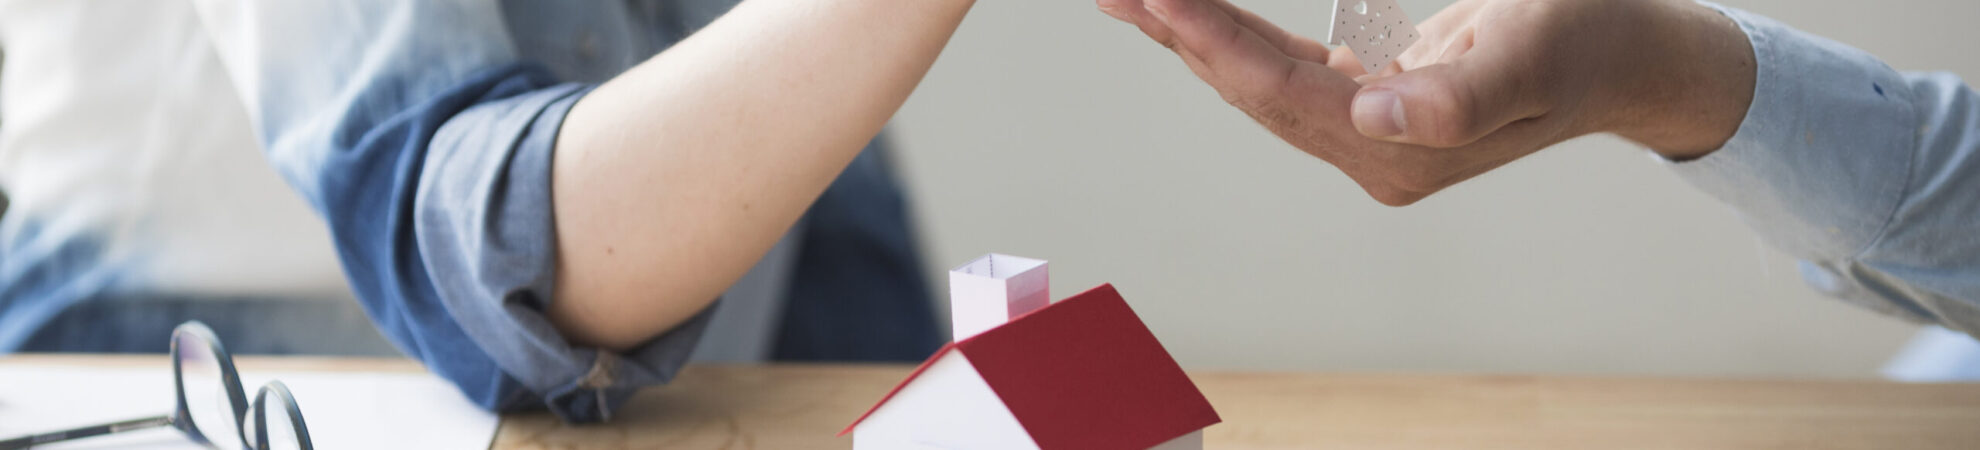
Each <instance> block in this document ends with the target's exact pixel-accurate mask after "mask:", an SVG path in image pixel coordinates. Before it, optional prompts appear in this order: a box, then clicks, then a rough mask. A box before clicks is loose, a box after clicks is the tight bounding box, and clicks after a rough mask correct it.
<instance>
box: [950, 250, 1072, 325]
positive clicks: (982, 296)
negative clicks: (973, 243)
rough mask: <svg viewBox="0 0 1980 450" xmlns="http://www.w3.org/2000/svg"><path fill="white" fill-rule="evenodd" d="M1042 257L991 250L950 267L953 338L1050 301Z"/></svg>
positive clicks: (995, 323)
mask: <svg viewBox="0 0 1980 450" xmlns="http://www.w3.org/2000/svg"><path fill="white" fill-rule="evenodd" d="M1051 286H1052V278H1051V276H1050V275H1048V274H1047V273H1046V267H1045V261H1041V260H1036V259H1031V258H1022V257H1017V256H1010V255H1003V254H997V253H991V254H988V255H983V257H981V258H976V260H974V261H970V262H968V263H966V264H963V265H962V266H961V267H957V268H955V269H953V270H950V271H949V311H950V312H949V316H950V317H951V318H952V320H953V321H954V322H953V324H952V325H953V326H952V327H951V328H952V329H953V330H954V332H955V340H956V341H962V340H963V339H969V337H970V336H975V335H976V334H977V333H982V332H983V331H985V330H989V329H991V328H996V327H997V326H998V325H1003V324H1004V322H1009V321H1010V320H1011V318H1013V317H1017V316H1019V315H1022V314H1024V313H1027V312H1031V310H1034V309H1038V308H1043V307H1045V305H1047V304H1049V303H1051V298H1052V296H1051V292H1050V290H1051Z"/></svg>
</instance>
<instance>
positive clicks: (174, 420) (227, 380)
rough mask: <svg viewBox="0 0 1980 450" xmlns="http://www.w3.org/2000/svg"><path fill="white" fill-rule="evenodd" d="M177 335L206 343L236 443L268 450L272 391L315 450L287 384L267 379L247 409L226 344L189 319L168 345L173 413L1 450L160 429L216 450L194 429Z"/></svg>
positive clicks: (0, 444)
mask: <svg viewBox="0 0 1980 450" xmlns="http://www.w3.org/2000/svg"><path fill="white" fill-rule="evenodd" d="M181 333H185V334H190V335H192V337H194V338H197V339H199V340H200V341H202V342H205V343H206V347H207V349H206V350H207V351H208V352H211V353H212V355H213V359H214V360H215V361H216V363H217V365H219V366H220V374H219V375H220V382H221V384H222V386H221V388H223V389H226V391H227V405H225V406H227V407H228V413H229V415H230V416H232V417H233V419H234V422H233V423H234V429H233V430H231V431H233V436H235V439H237V440H238V441H237V442H238V444H240V445H241V446H243V447H245V448H250V449H264V450H265V449H267V448H269V446H268V431H267V430H268V420H267V417H268V409H267V407H266V406H267V400H268V396H269V395H271V393H272V395H275V396H276V397H277V399H278V400H280V401H281V402H282V404H283V406H285V408H283V409H284V411H283V413H284V414H287V415H288V416H289V422H290V423H291V424H293V425H294V429H295V434H296V443H297V445H298V447H299V448H301V449H302V450H313V449H314V447H315V446H314V445H313V444H311V442H310V438H309V427H308V425H307V424H306V423H304V422H303V417H302V408H301V407H299V406H297V405H296V399H295V395H294V394H292V393H290V392H289V387H288V385H286V384H282V382H281V381H280V380H269V382H268V383H266V384H263V385H261V388H260V389H258V390H256V392H255V395H254V402H253V403H252V404H251V405H250V403H249V402H248V399H247V390H246V389H245V388H243V387H242V384H241V377H240V372H239V371H238V370H236V369H235V368H234V356H233V354H232V353H229V352H227V347H226V345H225V344H222V343H221V342H220V337H219V336H218V335H216V334H215V333H214V332H213V329H212V328H209V327H207V326H206V324H204V323H200V321H197V320H191V321H186V322H185V323H181V324H179V326H177V327H174V328H173V329H172V337H171V347H170V351H169V353H167V355H168V357H170V358H171V359H172V392H173V394H174V397H176V398H175V401H174V405H173V409H172V413H171V414H167V415H162V416H153V417H145V418H141V419H132V420H124V421H118V422H111V423H106V424H98V425H90V426H84V427H76V428H70V429H65V430H59V431H53V432H47V433H38V434H32V435H27V436H21V437H16V438H9V439H0V450H14V449H25V448H32V447H34V446H36V445H43V444H50V443H55V442H62V441H69V440H75V439H83V438H90V437H97V436H103V435H109V434H115V433H122V432H125V431H136V430H143V429H151V428H158V427H164V426H170V427H172V428H175V429H178V430H179V432H180V434H184V435H185V436H186V437H187V438H188V439H192V440H193V442H195V443H198V444H201V445H205V446H208V447H218V446H217V445H215V444H214V443H213V442H212V440H211V438H209V437H208V436H207V435H206V433H204V432H202V431H201V430H200V429H199V426H198V425H196V424H194V423H193V422H194V420H193V418H192V407H191V405H190V404H189V403H188V402H187V401H186V380H185V373H184V369H183V368H182V367H181V365H182V362H181V361H182V360H181V359H180V358H179V335H180V334H181ZM250 406H252V408H250ZM250 411H252V412H254V417H252V419H253V420H254V428H253V429H255V430H261V431H260V432H258V433H254V441H255V442H248V438H249V436H248V430H249V429H248V428H246V427H247V426H248V419H250V417H248V412H250Z"/></svg>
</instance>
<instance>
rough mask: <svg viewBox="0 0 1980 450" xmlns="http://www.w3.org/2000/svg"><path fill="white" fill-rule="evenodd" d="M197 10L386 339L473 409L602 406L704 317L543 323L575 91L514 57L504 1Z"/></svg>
mask: <svg viewBox="0 0 1980 450" xmlns="http://www.w3.org/2000/svg"><path fill="white" fill-rule="evenodd" d="M195 4H196V5H198V6H199V9H200V14H201V16H202V21H203V22H204V24H205V25H206V27H207V28H208V31H209V33H210V34H212V35H213V40H214V41H215V43H216V45H217V46H218V47H219V50H220V54H221V55H222V59H223V61H224V63H225V64H226V65H227V66H228V69H229V73H230V75H232V76H233V78H234V80H235V82H236V84H237V85H238V87H239V88H240V89H241V90H242V97H243V98H244V99H246V100H247V101H248V103H249V105H248V109H249V113H250V116H251V117H252V118H253V119H254V120H255V122H256V123H255V125H256V127H257V130H258V131H259V132H260V133H261V138H262V141H263V143H264V145H265V146H266V150H267V155H268V160H269V163H270V164H271V165H273V166H274V167H275V168H276V169H277V170H278V171H279V172H280V173H281V174H282V175H283V176H284V177H285V178H286V179H287V180H288V182H289V184H290V185H292V187H294V188H295V189H296V191H297V192H299V193H301V194H302V196H303V197H304V198H305V199H306V200H307V201H308V202H309V203H310V204H311V205H312V206H314V207H315V208H316V210H317V212H318V213H320V214H321V215H322V216H323V218H324V220H325V222H327V223H328V224H329V225H330V229H331V234H332V236H333V238H334V241H335V244H336V247H337V251H338V255H339V257H340V260H341V262H342V263H343V266H344V269H345V273H346V276H347V278H348V279H349V281H350V283H351V286H352V288H353V290H354V291H355V292H356V293H357V296H358V298H359V300H360V301H362V302H363V303H364V306H365V310H366V312H367V313H368V314H369V315H370V316H371V319H372V321H373V322H374V323H375V324H376V325H378V328H379V330H380V331H381V332H383V333H384V334H385V335H386V336H387V337H388V338H390V339H391V340H392V341H393V343H394V344H396V345H398V347H399V348H400V349H401V350H403V351H405V352H406V353H408V354H410V355H412V356H413V357H416V358H418V359H420V361H421V362H423V363H425V364H426V366H427V367H428V368H429V369H430V370H432V371H433V372H434V373H436V374H439V375H440V376H442V377H444V378H446V379H448V380H449V381H451V382H453V383H454V384H455V385H456V386H457V387H459V388H460V389H461V391H462V392H463V393H464V394H466V395H467V396H468V398H469V399H471V400H473V401H474V402H475V403H477V404H479V405H481V406H482V407H484V408H489V409H495V410H514V409H530V408H548V409H550V410H551V411H553V412H555V413H557V414H558V415H559V416H560V417H562V418H564V419H565V420H568V421H572V422H594V421H603V420H608V419H609V418H610V416H611V414H612V412H613V411H614V410H615V409H617V407H618V406H619V405H620V404H622V403H623V402H624V401H625V400H626V399H628V398H629V397H630V396H631V395H632V394H633V392H634V391H635V390H637V389H639V388H640V387H643V386H648V385H654V384H660V383H665V382H667V381H668V380H670V379H671V378H672V377H673V375H674V374H675V373H676V371H677V370H678V369H679V368H680V367H681V366H682V365H684V364H685V363H686V362H687V359H688V356H689V354H690V353H691V352H692V350H693V349H694V347H695V345H696V342H697V341H698V340H699V338H700V336H701V334H702V333H703V332H704V331H705V329H706V325H707V323H708V317H709V313H708V312H707V311H704V312H703V313H702V314H700V315H698V316H696V318H694V319H692V320H690V321H689V322H688V323H687V324H684V325H682V326H681V327H679V328H676V329H675V330H672V331H670V332H668V333H665V334H663V335H661V336H659V337H656V338H655V339H653V340H652V341H649V342H647V343H645V344H643V345H641V346H639V347H637V348H635V349H633V350H631V351H628V352H624V353H614V352H610V351H604V350H600V349H595V348H587V347H584V346H580V345H574V344H572V343H570V342H567V341H565V340H564V339H563V338H562V337H561V335H560V334H559V333H558V332H557V330H556V329H554V328H553V327H552V326H551V325H550V323H549V321H548V320H547V319H546V318H545V316H544V311H545V309H546V308H547V305H548V304H549V302H550V301H553V299H551V298H550V294H551V292H552V291H553V286H552V282H553V280H554V276H553V275H554V270H555V267H556V264H555V257H556V248H557V247H556V246H557V243H556V235H555V221H554V219H553V217H552V208H551V195H550V187H551V186H550V167H551V160H552V155H553V151H554V149H555V143H556V135H557V132H558V130H559V129H560V128H561V125H562V123H563V120H564V116H565V114H566V113H567V112H568V111H569V110H570V108H571V106H572V105H573V104H575V103H576V102H577V101H578V99H579V98H581V97H582V96H584V95H585V94H586V93H588V92H589V88H588V86H585V85H582V84H576V83H563V82H560V81H559V80H557V79H556V77H555V76H553V75H552V74H551V72H550V71H549V70H547V69H545V68H544V67H543V66H541V65H539V64H531V63H529V62H528V61H522V60H521V59H522V58H520V57H518V54H517V50H516V49H515V44H514V42H515V40H514V39H515V37H514V36H511V35H510V31H509V27H508V25H507V24H506V23H505V20H504V19H505V17H504V15H503V10H502V7H501V5H500V4H497V3H494V2H471V1H400V0H354V1H306V2H261V1H253V0H199V1H197V2H196V3H195ZM584 5H585V7H589V8H601V9H604V8H617V7H623V4H621V3H584ZM570 7H572V8H575V7H576V6H575V5H572V6H570ZM604 14H611V12H610V11H606V12H604Z"/></svg>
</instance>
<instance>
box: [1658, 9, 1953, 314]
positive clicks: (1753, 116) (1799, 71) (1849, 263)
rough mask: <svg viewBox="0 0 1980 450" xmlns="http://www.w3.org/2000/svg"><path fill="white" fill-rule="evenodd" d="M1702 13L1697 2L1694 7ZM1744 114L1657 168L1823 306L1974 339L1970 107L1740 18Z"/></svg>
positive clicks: (1914, 79)
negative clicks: (1783, 259) (1690, 188)
mask: <svg viewBox="0 0 1980 450" xmlns="http://www.w3.org/2000/svg"><path fill="white" fill-rule="evenodd" d="M1701 3H1703V2H1701ZM1705 4H1706V5H1708V6H1713V7H1715V8H1718V9H1719V10H1720V11H1721V12H1722V13H1724V14H1725V15H1726V16H1727V17H1730V18H1732V19H1733V20H1734V21H1735V22H1737V23H1738V24H1739V26H1740V28H1741V30H1743V31H1745V32H1746V34H1747V37H1748V38H1749V41H1750V42H1751V43H1752V46H1753V52H1754V59H1755V61H1756V62H1757V64H1758V66H1757V72H1756V78H1755V90H1754V96H1753V104H1752V106H1751V107H1750V109H1749V110H1748V112H1747V116H1746V119H1745V122H1743V123H1742V124H1741V125H1740V128H1739V130H1738V132H1736V133H1735V134H1734V136H1733V137H1732V139H1731V140H1730V141H1728V142H1727V143H1726V145H1725V147H1724V148H1721V149H1719V150H1718V151H1716V152H1714V153H1712V154H1709V155H1707V156H1705V157H1703V158H1700V159H1698V160H1695V161H1688V162H1681V163H1671V168H1672V169H1673V170H1674V171H1675V172H1676V173H1677V174H1678V175H1679V176H1680V177H1681V178H1683V179H1685V180H1686V181H1688V182H1690V183H1691V184H1692V185H1694V186H1696V187H1698V188H1699V189H1701V190H1703V191H1705V192H1706V193H1708V194H1710V195H1712V196H1714V197H1717V198H1718V199H1720V200H1722V201H1724V202H1725V203H1726V204H1728V205H1731V206H1732V207H1734V208H1735V209H1736V210H1738V211H1739V213H1740V215H1741V216H1742V218H1743V219H1744V220H1745V221H1746V222H1747V223H1748V224H1749V225H1750V226H1751V227H1752V228H1753V229H1754V230H1756V231H1757V232H1758V233H1759V234H1760V235H1761V236H1762V238H1763V239H1764V240H1765V241H1767V242H1768V243H1769V244H1771V245H1772V246H1774V247H1775V248H1778V249H1780V250H1782V251H1784V252H1786V253H1788V254H1789V255H1790V256H1793V257H1794V258H1796V259H1799V260H1800V261H1801V268H1802V275H1803V278H1804V279H1805V280H1806V281H1807V282H1808V284H1809V285H1810V286H1812V287H1814V288H1815V289H1817V290H1819V291H1822V292H1823V293H1826V294H1829V295H1831V296H1834V297H1837V298H1840V299H1843V300H1845V301H1848V302H1850V303H1853V304H1857V305H1860V306H1864V307H1867V308H1870V309H1872V310H1875V311H1878V312H1881V313H1885V314H1889V315H1893V316H1896V317H1900V318H1904V319H1908V320H1911V321H1915V322H1921V323H1937V324H1941V325H1944V326H1946V327H1948V328H1953V329H1958V330H1961V331H1964V332H1966V333H1968V334H1974V335H1980V102H1976V100H1980V99H1977V98H1976V96H1975V94H1974V92H1973V90H1972V89H1970V88H1969V87H1967V86H1966V84H1965V83H1964V82H1962V81H1961V80H1960V79H1959V78H1958V77H1955V76H1953V75H1950V74H1906V73H1900V72H1898V71H1896V70H1894V69H1892V68H1890V67H1889V66H1887V65H1885V64H1884V63H1883V62H1881V61H1879V60H1878V59H1877V58H1875V57H1873V56H1871V55H1870V54H1868V53H1865V52H1863V51H1860V50H1857V49H1854V48H1850V47H1848V46H1845V45H1843V44H1840V43H1837V42H1834V41H1830V40H1827V39H1823V38H1821V37H1817V36H1814V35H1810V34H1807V33H1804V32H1801V31H1798V30H1795V29H1793V28H1790V27H1788V26H1787V25H1784V24H1781V23H1779V22H1776V21H1773V20H1771V19H1768V18H1765V17H1761V16H1758V15H1754V14H1752V13H1748V12H1745V11H1741V10H1737V9H1733V8H1727V7H1723V6H1719V5H1714V4H1710V3H1705Z"/></svg>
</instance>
